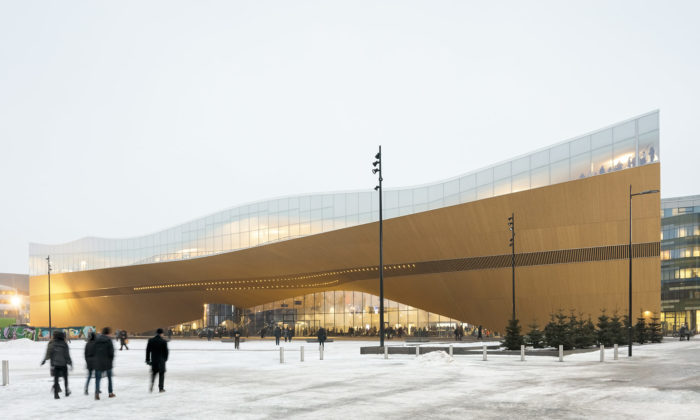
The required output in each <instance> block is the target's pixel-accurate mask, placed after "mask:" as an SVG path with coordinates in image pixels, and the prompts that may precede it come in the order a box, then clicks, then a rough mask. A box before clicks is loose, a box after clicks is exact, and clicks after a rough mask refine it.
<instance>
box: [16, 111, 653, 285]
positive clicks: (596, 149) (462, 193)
mask: <svg viewBox="0 0 700 420" xmlns="http://www.w3.org/2000/svg"><path fill="white" fill-rule="evenodd" d="M658 161H659V114H658V111H654V112H651V113H648V114H645V115H642V116H639V117H636V118H633V119H630V120H627V121H624V122H621V123H618V124H615V125H613V126H610V127H607V128H604V129H600V130H597V131H595V132H592V133H589V134H586V135H583V136H580V137H577V138H574V139H572V140H567V141H564V142H561V143H559V144H556V145H554V146H551V147H548V148H545V149H541V150H538V151H535V152H533V153H530V154H528V155H525V156H521V157H518V158H515V159H511V160H509V161H506V162H502V163H499V164H496V165H492V166H489V167H486V168H484V169H480V170H477V171H473V172H470V173H467V174H464V175H461V176H458V177H455V178H452V179H448V180H445V181H441V182H436V183H432V184H427V185H421V186H416V187H408V188H399V189H387V190H385V191H384V202H383V205H384V217H385V218H387V219H388V218H393V217H398V216H403V215H408V214H413V213H418V212H423V211H427V210H432V209H437V208H441V207H446V206H452V205H456V204H460V203H466V202H470V201H475V200H481V199H485V198H489V197H494V196H499V195H504V194H510V193H512V192H518V191H524V190H528V189H533V188H538V187H543V186H546V185H551V184H557V183H561V182H566V181H570V180H575V179H580V178H586V177H590V176H595V175H600V174H605V173H608V172H613V171H618V170H624V169H627V168H631V167H635V166H638V165H646V164H650V163H655V162H658ZM378 207H379V199H378V194H377V193H375V192H373V191H372V190H371V189H370V190H368V191H354V192H340V193H329V194H310V195H301V196H292V197H284V198H278V199H274V200H267V201H261V202H257V203H251V204H246V205H242V206H238V207H234V208H231V209H227V210H224V211H220V212H218V213H214V214H212V215H209V216H206V217H202V218H199V219H196V220H193V221H191V222H188V223H185V224H182V225H179V226H175V227H173V228H170V229H166V230H163V231H161V232H157V233H154V234H150V235H145V236H141V237H135V238H128V239H107V238H94V237H89V238H83V239H79V240H77V241H74V242H70V243H66V244H61V245H44V244H30V247H29V254H30V255H29V265H30V266H29V272H30V275H41V274H45V273H46V260H45V258H46V256H47V255H51V260H52V263H53V271H54V272H58V273H62V272H73V271H82V270H93V269H99V268H108V267H117V266H125V265H133V264H147V263H157V262H163V261H173V260H181V259H188V258H195V257H202V256H207V255H213V254H217V253H222V252H229V251H235V250H239V249H244V248H250V247H254V246H258V245H264V244H268V243H272V242H276V241H283V240H288V239H293V238H298V237H302V236H307V235H314V234H317V233H322V232H328V231H332V230H336V229H342V228H345V227H350V226H356V225H360V224H364V223H370V222H374V221H377V220H378V217H379V216H378V212H379V210H378Z"/></svg>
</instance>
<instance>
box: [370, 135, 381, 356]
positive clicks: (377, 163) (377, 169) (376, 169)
mask: <svg viewBox="0 0 700 420" xmlns="http://www.w3.org/2000/svg"><path fill="white" fill-rule="evenodd" d="M374 158H375V159H376V160H375V161H374V162H373V163H372V166H374V169H372V173H373V174H377V173H379V185H377V186H376V187H374V190H375V191H379V346H380V347H382V348H383V347H384V258H383V250H382V247H383V240H384V238H383V235H384V232H383V220H382V219H383V217H382V181H384V178H382V146H381V145H380V146H379V153H377V154H376V155H374Z"/></svg>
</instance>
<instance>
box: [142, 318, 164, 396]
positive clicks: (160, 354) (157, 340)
mask: <svg viewBox="0 0 700 420" xmlns="http://www.w3.org/2000/svg"><path fill="white" fill-rule="evenodd" d="M167 361H168V342H167V341H165V340H164V339H163V329H162V328H158V329H157V330H156V335H155V337H152V338H150V339H148V344H147V345H146V364H147V365H150V366H151V387H150V388H149V391H150V392H153V383H154V382H155V380H156V374H158V390H159V392H165V388H164V387H163V386H164V382H165V362H167Z"/></svg>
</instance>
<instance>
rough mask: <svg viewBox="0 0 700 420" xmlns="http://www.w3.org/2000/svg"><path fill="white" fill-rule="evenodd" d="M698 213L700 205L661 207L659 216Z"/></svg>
mask: <svg viewBox="0 0 700 420" xmlns="http://www.w3.org/2000/svg"><path fill="white" fill-rule="evenodd" d="M692 213H700V206H686V207H675V208H672V209H662V210H661V217H671V216H680V215H682V214H692Z"/></svg>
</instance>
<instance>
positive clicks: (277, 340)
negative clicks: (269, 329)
mask: <svg viewBox="0 0 700 420" xmlns="http://www.w3.org/2000/svg"><path fill="white" fill-rule="evenodd" d="M274 335H275V344H276V345H278V346H279V345H280V337H282V330H281V329H280V327H279V325H278V326H276V327H275V330H274Z"/></svg>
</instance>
